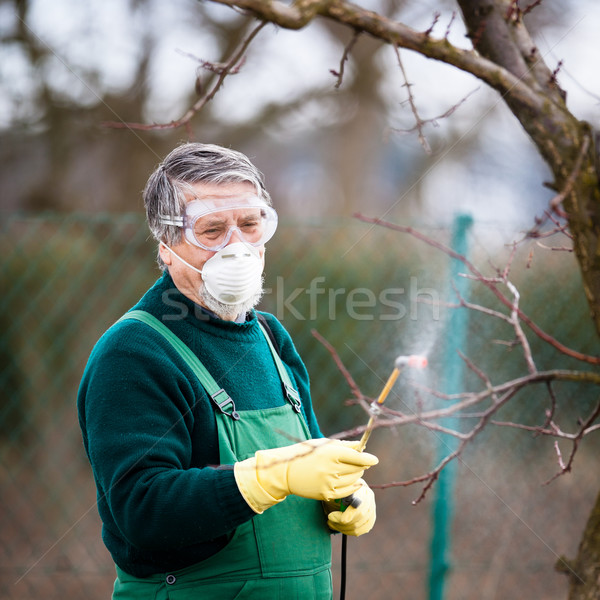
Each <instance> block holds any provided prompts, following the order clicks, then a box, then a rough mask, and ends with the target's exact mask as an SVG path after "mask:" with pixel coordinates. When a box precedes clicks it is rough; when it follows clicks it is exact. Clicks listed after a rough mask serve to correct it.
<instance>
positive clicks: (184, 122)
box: [103, 21, 268, 131]
mask: <svg viewBox="0 0 600 600" xmlns="http://www.w3.org/2000/svg"><path fill="white" fill-rule="evenodd" d="M266 25H268V21H262V22H261V23H259V24H258V25H257V26H256V27H255V28H254V29H253V30H252V31H251V32H250V35H248V37H247V38H246V39H245V40H243V41H242V43H241V44H240V45H239V46H238V48H237V49H236V50H235V51H234V53H233V54H232V56H231V58H230V59H229V60H228V61H227V62H226V63H225V64H223V65H221V66H219V69H218V75H219V76H218V77H217V80H216V82H215V84H214V85H213V87H212V89H211V90H210V91H209V92H207V93H206V94H205V95H203V96H202V97H201V98H199V99H198V100H197V101H196V102H195V103H194V104H193V105H192V106H191V107H190V108H189V109H188V110H187V111H186V113H185V114H184V115H183V116H182V117H181V118H179V119H177V120H175V121H171V122H170V123H153V124H144V123H119V122H105V123H103V125H104V126H105V127H112V128H114V129H123V128H127V129H139V130H143V131H149V130H155V129H177V128H179V127H184V126H186V127H187V126H188V124H189V123H190V121H191V120H192V119H193V117H194V116H195V115H196V114H197V113H199V112H200V111H201V110H202V109H203V108H204V106H206V104H208V103H209V102H210V101H211V100H212V99H213V98H214V97H215V95H216V93H217V92H218V91H219V89H220V88H221V86H222V85H223V82H224V81H225V78H226V77H227V76H228V75H230V74H231V73H232V72H233V73H235V72H237V70H239V66H240V63H241V61H242V60H243V58H244V53H245V52H246V50H247V49H248V46H249V45H250V43H251V42H252V40H254V38H255V37H256V36H257V35H258V33H259V32H260V30H261V29H262V28H263V27H265V26H266ZM215 72H216V71H215Z"/></svg>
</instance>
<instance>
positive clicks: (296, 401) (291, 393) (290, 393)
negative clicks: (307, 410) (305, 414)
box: [285, 385, 302, 413]
mask: <svg viewBox="0 0 600 600" xmlns="http://www.w3.org/2000/svg"><path fill="white" fill-rule="evenodd" d="M285 395H286V396H287V399H288V401H289V403H290V404H291V405H292V408H293V409H294V410H295V411H296V412H297V413H300V411H301V407H302V402H301V401H300V394H299V393H298V392H297V391H296V390H295V389H294V388H293V387H290V386H289V385H286V386H285Z"/></svg>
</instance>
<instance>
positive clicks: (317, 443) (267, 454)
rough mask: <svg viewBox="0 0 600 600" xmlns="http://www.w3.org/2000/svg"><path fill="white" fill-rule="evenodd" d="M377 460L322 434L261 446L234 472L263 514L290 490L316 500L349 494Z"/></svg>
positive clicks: (248, 498)
mask: <svg viewBox="0 0 600 600" xmlns="http://www.w3.org/2000/svg"><path fill="white" fill-rule="evenodd" d="M378 462H379V460H378V459H377V457H376V456H374V455H373V454H369V453H367V452H358V451H357V450H356V449H354V448H353V447H352V446H351V444H348V443H345V442H342V441H340V440H331V439H328V438H320V439H314V440H307V441H305V442H300V443H298V444H293V445H291V446H285V447H283V448H273V449H272V450H259V451H257V452H256V454H255V455H254V456H253V457H252V458H248V459H246V460H244V461H241V462H238V463H236V464H235V465H234V473H235V479H236V482H237V485H238V488H239V490H240V492H241V493H242V496H244V498H245V500H246V502H247V503H248V504H249V506H250V507H251V508H252V510H253V511H254V512H256V513H259V514H260V513H262V512H264V511H265V510H266V509H267V508H269V507H270V506H273V505H274V504H277V503H278V502H281V501H282V500H284V499H285V498H286V496H289V495H290V494H295V495H296V496H302V497H304V498H312V499H313V500H333V499H336V498H345V497H346V496H350V495H351V494H352V493H354V492H355V491H357V490H358V489H359V488H360V487H361V483H360V481H359V480H360V479H361V477H362V475H363V473H364V472H365V469H368V468H369V467H371V466H373V465H376V464H377V463H378Z"/></svg>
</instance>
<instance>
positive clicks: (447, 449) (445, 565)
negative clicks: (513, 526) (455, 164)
mask: <svg viewBox="0 0 600 600" xmlns="http://www.w3.org/2000/svg"><path fill="white" fill-rule="evenodd" d="M472 223H473V219H472V218H471V216H469V215H458V216H457V217H456V218H455V220H454V225H453V231H452V244H451V247H452V249H453V250H454V251H455V252H456V253H458V254H460V255H462V256H465V257H466V256H467V252H468V242H467V232H468V230H469V228H470V227H471V225H472ZM461 266H462V263H460V261H458V260H456V259H454V260H452V262H451V267H450V282H453V284H454V286H455V287H456V290H457V292H458V293H459V294H460V295H461V297H464V296H465V293H466V292H467V289H468V285H469V281H468V280H467V279H465V278H464V277H459V272H460V271H461ZM463 270H464V269H463ZM450 293H452V294H453V293H454V292H453V291H452V292H450ZM467 327H468V313H467V311H466V310H464V309H460V308H459V309H453V310H451V312H450V317H449V319H448V325H447V330H446V343H445V348H444V354H443V356H442V359H443V362H442V369H443V379H442V380H443V381H444V388H445V391H446V393H447V394H454V393H458V392H460V391H461V381H462V361H461V359H460V356H459V354H458V352H457V349H458V348H460V347H464V342H465V341H466V337H467ZM456 421H457V419H456V418H452V417H448V418H447V419H445V420H444V422H442V423H441V425H443V426H445V427H448V428H453V427H455V426H456V425H457V423H456ZM438 440H439V443H438V452H437V458H438V460H437V462H436V464H439V462H440V461H442V460H443V459H444V458H445V457H446V456H448V454H450V453H452V452H453V451H454V450H455V449H456V445H457V439H456V438H455V437H453V436H451V435H447V434H439V437H438ZM455 470H456V463H455V461H452V462H450V463H449V464H448V465H447V466H446V467H445V468H444V469H443V470H442V472H441V473H440V476H439V478H438V481H437V485H436V496H435V499H434V504H433V515H432V521H433V533H432V538H431V564H430V572H429V600H442V599H443V597H444V586H445V584H446V580H447V574H448V570H449V569H450V541H451V540H450V528H451V524H452V512H453V503H452V496H453V487H454V476H455Z"/></svg>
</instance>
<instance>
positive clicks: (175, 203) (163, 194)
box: [143, 143, 271, 270]
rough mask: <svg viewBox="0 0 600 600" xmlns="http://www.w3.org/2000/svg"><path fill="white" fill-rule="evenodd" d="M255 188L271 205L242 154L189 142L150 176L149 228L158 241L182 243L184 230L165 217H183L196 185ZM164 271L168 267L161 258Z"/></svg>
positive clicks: (147, 191) (146, 201)
mask: <svg viewBox="0 0 600 600" xmlns="http://www.w3.org/2000/svg"><path fill="white" fill-rule="evenodd" d="M243 182H247V183H250V184H252V185H253V186H254V188H255V189H256V193H257V195H258V197H259V198H261V199H262V200H264V201H265V202H266V203H267V204H269V205H270V204H271V197H270V196H269V193H268V192H267V190H266V188H265V185H264V178H263V175H262V173H261V172H260V171H259V170H258V169H257V168H256V167H255V166H254V165H253V164H252V163H251V162H250V160H249V159H248V157H247V156H246V155H244V154H242V153H241V152H237V151H236V150H231V149H229V148H224V147H222V146H217V145H215V144H197V143H186V144H182V145H181V146H178V147H177V148H175V149H174V150H173V151H171V152H170V153H169V154H168V155H167V157H166V158H165V159H164V160H163V161H162V163H161V164H160V165H159V166H158V167H157V168H156V170H155V171H154V173H152V175H150V178H149V179H148V183H147V184H146V187H145V188H144V194H143V198H144V206H145V207H146V219H147V221H148V227H149V228H150V231H151V233H152V235H153V236H154V238H155V239H156V240H157V241H158V242H164V243H165V244H167V245H169V246H170V245H172V244H177V243H178V242H179V241H181V235H182V231H181V229H180V228H179V227H177V226H175V225H165V224H164V223H161V219H160V217H161V216H165V215H168V216H170V217H180V216H183V213H184V211H185V206H186V197H185V193H186V191H187V192H188V193H189V192H190V190H191V186H192V185H193V184H195V183H243ZM157 260H158V264H159V266H160V268H161V269H163V270H164V269H165V268H166V267H165V265H164V263H163V261H162V259H161V258H160V255H159V256H158V259H157Z"/></svg>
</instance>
